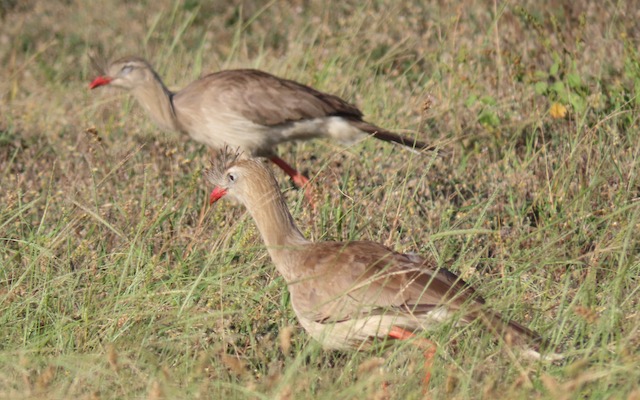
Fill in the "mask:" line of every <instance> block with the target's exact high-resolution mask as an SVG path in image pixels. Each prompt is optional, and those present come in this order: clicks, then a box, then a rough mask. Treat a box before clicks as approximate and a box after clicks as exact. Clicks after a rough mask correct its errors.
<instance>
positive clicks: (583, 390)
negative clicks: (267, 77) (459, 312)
mask: <svg viewBox="0 0 640 400" xmlns="http://www.w3.org/2000/svg"><path fill="white" fill-rule="evenodd" d="M425 3H427V2H422V1H415V2H401V3H398V2H394V1H371V2H366V3H362V2H353V1H346V2H340V3H331V4H330V3H326V2H319V1H318V2H315V1H313V2H293V3H291V4H287V5H284V4H283V3H279V2H269V3H263V2H249V1H247V2H240V1H233V2H228V1H225V2H197V1H184V2H180V1H169V0H160V1H156V2H150V3H146V4H142V3H141V4H137V3H136V4H134V3H131V2H123V1H119V0H105V1H103V2H100V3H99V4H98V3H96V4H93V3H91V4H89V3H87V4H84V3H83V4H80V3H78V4H73V5H68V4H66V2H56V1H47V2H44V1H27V2H11V1H9V2H0V11H1V12H0V18H2V23H1V24H0V26H1V27H0V42H1V43H2V46H0V60H1V62H2V68H0V102H1V104H0V108H1V109H2V112H1V113H0V187H1V188H2V190H1V191H0V199H1V200H0V205H1V207H0V263H2V268H1V269H0V309H1V310H2V312H1V313H0V337H1V340H0V398H47V399H49V398H73V397H77V398H101V399H102V398H104V399H106V398H149V399H159V398H281V399H288V398H340V399H342V398H382V397H385V396H388V397H391V398H421V397H422V396H423V394H422V388H421V384H420V382H421V377H422V375H423V372H424V371H423V370H422V355H421V353H420V351H419V350H417V349H413V348H412V347H411V346H410V345H407V344H403V343H400V344H398V345H395V346H393V347H391V348H390V349H388V350H385V351H383V350H380V351H371V352H363V353H334V352H326V351H323V350H322V349H320V347H319V346H318V344H317V343H315V342H313V341H312V340H310V338H309V337H308V336H307V335H306V334H305V333H304V332H303V331H302V330H301V329H300V327H299V325H298V323H297V321H296V319H295V316H294V315H293V313H292V310H291V307H290V305H289V298H288V293H287V291H286V286H285V285H284V282H283V281H282V279H281V278H280V277H279V276H278V275H277V273H276V271H275V269H274V268H273V266H272V264H271V262H270V260H269V258H268V256H267V253H266V251H265V249H264V246H263V245H262V243H261V241H260V238H259V236H258V234H257V232H256V229H255V227H254V225H253V222H252V221H251V220H250V218H249V217H248V215H247V214H246V212H245V210H243V209H241V208H240V207H236V206H233V205H229V204H221V205H218V206H216V207H211V208H210V207H208V206H207V205H206V198H207V190H208V188H207V185H206V183H205V181H204V180H203V179H202V177H201V169H202V168H203V167H204V166H206V165H207V162H208V161H207V158H208V152H207V150H206V149H204V148H202V147H201V146H199V145H197V144H196V143H193V142H191V141H189V140H188V138H185V137H180V136H178V135H176V134H168V133H162V132H159V131H158V130H157V129H156V128H155V127H154V126H153V125H152V123H151V122H150V121H149V119H148V118H147V117H146V116H145V115H144V114H143V112H142V110H141V109H140V108H139V107H138V106H137V105H136V104H135V103H134V102H133V101H132V100H131V99H128V98H127V96H126V95H123V94H122V93H120V92H116V91H111V90H102V91H91V92H90V91H88V89H87V85H88V82H89V81H90V79H91V78H92V77H93V76H94V74H95V73H96V71H93V70H92V68H91V62H90V59H89V54H95V53H98V54H101V55H103V56H105V57H107V58H108V57H119V56H123V55H126V54H141V55H143V56H145V57H148V58H149V59H150V61H151V62H152V63H153V64H154V65H155V66H156V67H157V69H158V71H159V72H160V73H161V75H162V76H163V77H164V78H165V81H166V83H167V84H168V85H169V86H170V87H176V88H178V87H182V86H184V85H186V84H187V83H188V82H190V81H191V80H193V79H195V78H197V77H198V76H200V75H201V74H204V73H207V72H210V71H215V70H218V69H221V68H233V67H254V68H261V69H264V70H267V71H270V72H272V73H275V74H278V75H281V76H285V77H288V78H291V79H295V80H298V81H301V82H303V83H307V84H310V85H313V86H315V87H317V88H318V89H321V90H324V91H328V92H331V93H335V94H338V95H340V96H343V97H344V98H346V99H349V100H351V101H352V102H354V103H356V104H358V105H359V106H360V107H361V108H362V109H363V111H364V112H365V114H366V116H367V119H368V120H370V121H372V122H375V123H377V124H379V125H381V126H385V127H388V128H390V129H394V130H396V131H398V132H403V133H405V134H409V135H417V136H419V137H420V138H422V139H425V140H427V141H430V142H433V143H439V144H441V145H442V149H443V152H442V153H441V154H440V155H438V156H437V157H431V156H429V155H415V154H412V153H411V152H408V151H404V150H401V149H399V148H397V147H395V146H392V145H388V144H384V143H377V142H375V141H374V140H366V141H364V142H362V143H359V144H357V145H354V146H351V147H346V148H345V147H343V146H340V145H339V144H336V143H329V142H323V141H316V142H310V143H298V144H289V145H284V146H281V147H280V148H279V153H280V154H281V155H282V156H283V158H285V159H287V160H289V161H292V162H294V163H295V164H296V165H297V166H298V167H300V168H301V169H302V170H303V171H305V172H306V173H307V174H308V175H309V176H310V177H312V179H313V185H314V188H315V189H316V191H317V193H318V195H319V207H318V211H317V212H316V213H315V214H313V213H312V212H311V210H310V207H309V206H308V204H307V203H306V202H305V201H304V197H303V196H302V193H301V192H300V191H297V190H294V189H293V188H292V186H291V184H290V183H289V182H288V181H287V180H286V179H285V177H283V176H279V178H280V182H281V185H282V189H283V190H284V191H285V192H286V193H285V194H286V197H287V201H288V204H289V206H290V208H291V209H292V210H293V213H294V216H295V218H296V220H297V222H298V224H299V225H300V227H301V229H302V230H303V232H304V233H305V235H306V236H307V237H310V238H313V239H314V240H350V239H371V240H376V241H380V242H383V243H385V244H387V245H388V246H390V247H392V248H394V249H396V250H399V251H404V252H417V253H421V254H425V255H430V256H432V257H434V258H435V259H436V260H437V262H438V263H439V264H440V265H443V266H447V267H448V268H449V269H451V270H453V271H454V272H456V273H458V274H460V275H462V276H463V277H464V278H465V279H466V280H467V281H469V282H470V283H471V284H473V285H474V286H475V287H476V288H478V290H479V291H480V292H481V293H482V294H483V295H484V297H485V298H486V299H487V301H488V303H490V305H491V306H492V308H494V309H496V310H498V311H499V312H501V313H503V314H504V315H505V316H507V317H509V318H513V319H515V320H517V321H519V322H522V323H524V324H526V325H527V326H530V327H531V328H532V329H535V330H537V331H539V332H540V333H541V334H542V335H543V336H545V337H546V338H548V339H549V340H550V341H551V342H552V343H553V345H555V346H557V347H558V349H559V350H560V351H562V352H563V353H565V354H566V355H567V358H566V359H565V360H564V361H562V362H559V363H555V364H552V363H545V362H530V361H526V360H521V359H519V358H518V357H517V353H516V354H515V355H514V354H512V352H511V349H510V348H509V346H506V345H504V344H503V343H500V342H496V340H495V339H494V338H493V337H492V335H491V334H489V333H487V332H485V331H484V330H483V329H482V327H481V326H479V325H477V324H473V325H471V326H469V327H465V328H462V329H461V328H459V327H454V326H451V324H444V325H443V326H441V327H439V328H438V329H437V330H436V331H434V332H432V333H430V334H429V337H430V338H431V339H432V340H434V341H436V342H437V343H439V345H440V346H439V349H438V353H437V357H436V360H435V361H434V370H433V377H432V381H431V385H430V387H429V395H430V396H431V397H434V398H553V399H558V398H637V397H638V396H639V395H640V389H639V388H638V382H640V368H639V365H640V353H639V351H638V348H639V346H640V342H639V326H640V314H639V313H638V309H639V305H638V299H639V294H640V293H639V289H638V276H640V262H639V257H638V255H639V251H640V241H639V232H640V229H639V228H640V220H639V218H640V206H639V204H640V203H639V202H638V198H639V195H640V186H639V181H638V172H639V169H638V163H637V161H638V157H639V155H640V145H639V143H640V140H639V139H640V137H639V134H638V133H639V129H638V105H639V104H640V100H639V99H640V97H639V94H638V88H640V57H639V56H638V51H637V48H638V42H637V37H638V28H637V23H636V18H635V13H636V10H635V7H634V5H633V3H632V2H629V3H628V4H627V3H625V2H618V3H606V4H595V3H591V2H587V1H578V2H573V3H571V4H568V3H567V4H564V5H562V6H558V5H556V3H555V2H550V1H548V2H542V3H540V2H527V3H524V4H513V3H510V2H506V3H500V2H497V1H496V2H493V3H490V2H486V3H483V2H480V3H478V2H466V3H463V4H460V5H436V4H425ZM426 103H429V104H426ZM384 382H386V383H387V384H388V386H387V388H386V389H385V390H382V389H381V388H382V386H383V383H384Z"/></svg>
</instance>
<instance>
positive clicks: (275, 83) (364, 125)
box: [90, 57, 432, 186]
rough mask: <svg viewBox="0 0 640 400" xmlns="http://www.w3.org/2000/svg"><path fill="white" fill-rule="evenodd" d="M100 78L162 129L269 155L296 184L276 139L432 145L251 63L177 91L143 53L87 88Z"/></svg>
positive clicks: (298, 179)
mask: <svg viewBox="0 0 640 400" xmlns="http://www.w3.org/2000/svg"><path fill="white" fill-rule="evenodd" d="M104 85H111V86H115V87H119V88H121V89H125V90H128V91H130V92H131V94H132V95H133V96H134V97H135V98H136V99H137V100H138V102H139V103H140V104H141V106H142V107H143V108H144V109H145V110H146V112H147V113H148V114H149V115H150V116H151V118H152V119H153V121H154V122H155V123H156V124H157V125H158V126H159V127H160V128H162V129H164V130H167V131H179V132H182V133H185V134H188V135H189V136H191V138H193V139H194V140H196V141H197V142H200V143H203V144H205V145H207V146H209V147H211V148H213V149H222V148H223V147H224V146H230V147H232V148H236V149H240V150H242V151H243V152H245V153H246V154H249V155H252V156H255V157H266V158H269V159H271V160H272V161H273V162H274V163H276V164H277V165H278V166H280V167H281V168H282V169H283V170H285V172H287V174H289V175H291V177H292V178H293V179H294V182H296V184H298V185H299V186H301V185H302V184H304V183H306V181H307V179H306V178H305V177H304V176H302V175H301V174H299V173H298V172H297V171H296V170H295V169H293V168H292V167H291V166H289V165H288V164H287V163H286V162H284V161H283V160H282V159H280V158H279V157H278V156H277V155H276V153H275V152H274V148H275V147H276V146H277V145H278V144H280V143H283V142H287V141H292V140H308V139H313V138H319V137H328V138H332V139H335V140H338V141H341V142H344V143H349V142H353V141H356V140H359V139H362V138H365V137H366V136H367V135H372V136H374V137H377V138H379V139H381V140H384V141H391V142H396V143H400V144H402V145H405V146H407V147H410V148H415V149H418V150H425V149H432V147H431V146H428V145H427V144H425V143H422V142H420V141H416V140H413V139H409V138H405V137H402V136H400V135H397V134H395V133H392V132H389V131H387V130H385V129H382V128H380V127H377V126H375V125H373V124H370V123H368V122H366V121H364V120H363V119H362V116H363V115H362V112H360V110H358V108H357V107H355V106H354V105H352V104H349V103H347V102H346V101H344V100H342V99H341V98H339V97H337V96H334V95H331V94H327V93H323V92H320V91H318V90H315V89H313V88H311V87H309V86H305V85H303V84H300V83H297V82H294V81H291V80H287V79H282V78H278V77H276V76H274V75H271V74H268V73H266V72H263V71H258V70H253V69H236V70H226V71H220V72H216V73H212V74H209V75H206V76H204V77H202V78H200V79H198V80H196V81H194V82H192V83H190V84H189V85H187V86H186V87H185V88H184V89H182V90H180V91H178V92H175V93H174V92H171V91H170V90H169V89H167V87H166V86H165V85H164V83H162V80H161V79H160V77H159V76H158V74H157V73H156V72H155V71H154V70H153V68H152V67H151V65H150V64H149V63H148V62H147V61H146V60H144V59H142V58H139V57H125V58H122V59H119V60H116V61H114V62H112V63H111V64H110V65H109V66H108V67H107V68H106V71H105V75H104V76H99V77H97V78H96V79H94V80H93V82H91V84H90V88H91V89H94V88H96V87H99V86H104Z"/></svg>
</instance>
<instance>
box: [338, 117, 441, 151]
mask: <svg viewBox="0 0 640 400" xmlns="http://www.w3.org/2000/svg"><path fill="white" fill-rule="evenodd" d="M349 122H350V123H351V125H353V126H355V127H356V128H358V129H360V130H361V131H363V132H367V133H369V134H371V136H373V137H375V138H376V139H380V140H384V141H385V142H394V143H398V144H401V145H403V146H407V147H408V148H410V149H415V150H435V149H436V146H433V145H429V144H426V143H424V142H421V141H419V140H415V139H410V138H406V137H404V136H400V135H398V134H397V133H393V132H389V131H387V130H385V129H382V128H380V127H377V126H375V125H372V124H370V123H368V122H365V121H359V120H351V121H349Z"/></svg>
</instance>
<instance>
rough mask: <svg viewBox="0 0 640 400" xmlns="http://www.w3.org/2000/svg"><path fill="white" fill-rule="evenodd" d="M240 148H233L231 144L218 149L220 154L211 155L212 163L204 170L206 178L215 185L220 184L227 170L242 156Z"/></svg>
mask: <svg viewBox="0 0 640 400" xmlns="http://www.w3.org/2000/svg"><path fill="white" fill-rule="evenodd" d="M242 155H243V153H242V151H240V148H236V149H235V150H232V149H231V148H230V147H229V146H224V148H222V149H220V150H219V151H218V154H217V155H216V156H214V157H211V165H210V166H209V168H207V169H206V170H205V171H204V174H205V176H206V178H207V179H208V180H209V182H211V183H212V184H214V185H219V183H220V182H221V181H222V176H223V175H224V173H225V171H226V170H227V169H229V168H230V167H231V166H232V165H234V164H235V163H236V162H237V161H238V160H239V159H241V158H242Z"/></svg>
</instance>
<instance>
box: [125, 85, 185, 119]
mask: <svg viewBox="0 0 640 400" xmlns="http://www.w3.org/2000/svg"><path fill="white" fill-rule="evenodd" d="M132 94H133V96H134V97H135V98H136V100H138V102H139V103H140V105H141V106H142V108H144V109H145V110H146V111H147V113H148V114H149V115H150V116H151V118H152V119H153V121H154V122H155V123H156V125H158V126H159V127H160V128H161V129H163V130H165V131H179V130H180V126H179V124H178V121H177V119H176V113H175V110H174V108H173V101H172V97H173V93H171V91H170V90H169V89H167V87H166V86H165V85H164V83H162V80H160V78H159V77H158V75H157V74H154V79H150V80H149V81H147V82H145V84H144V85H140V86H137V87H136V88H134V89H133V90H132Z"/></svg>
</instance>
